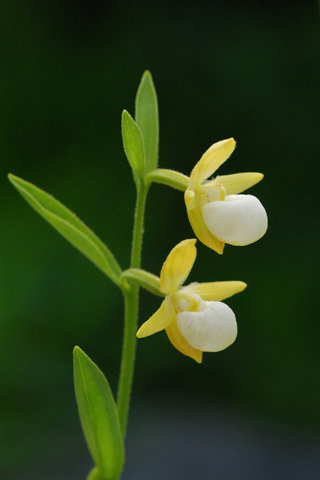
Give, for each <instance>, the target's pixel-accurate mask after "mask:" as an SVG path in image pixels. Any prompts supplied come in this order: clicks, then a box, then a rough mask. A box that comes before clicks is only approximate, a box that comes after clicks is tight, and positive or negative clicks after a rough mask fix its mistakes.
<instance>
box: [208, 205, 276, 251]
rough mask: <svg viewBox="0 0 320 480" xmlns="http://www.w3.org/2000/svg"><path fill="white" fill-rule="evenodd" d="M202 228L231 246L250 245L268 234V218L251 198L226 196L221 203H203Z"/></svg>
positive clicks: (260, 206) (263, 210)
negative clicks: (203, 223) (204, 226)
mask: <svg viewBox="0 0 320 480" xmlns="http://www.w3.org/2000/svg"><path fill="white" fill-rule="evenodd" d="M202 214H203V219H204V222H205V224H206V225H207V227H208V229H209V230H210V232H211V233H212V235H214V236H215V237H216V238H218V239H219V240H221V241H222V242H225V243H229V244H230V245H249V244H250V243H253V242H256V241H257V240H259V239H260V238H261V237H262V236H263V235H264V234H265V233H266V231H267V228H268V217H267V213H266V211H265V209H264V207H263V206H262V204H261V202H260V201H259V200H258V199H257V198H256V197H254V196H253V195H228V196H226V197H225V199H224V200H223V201H217V202H209V203H205V204H204V205H203V207H202Z"/></svg>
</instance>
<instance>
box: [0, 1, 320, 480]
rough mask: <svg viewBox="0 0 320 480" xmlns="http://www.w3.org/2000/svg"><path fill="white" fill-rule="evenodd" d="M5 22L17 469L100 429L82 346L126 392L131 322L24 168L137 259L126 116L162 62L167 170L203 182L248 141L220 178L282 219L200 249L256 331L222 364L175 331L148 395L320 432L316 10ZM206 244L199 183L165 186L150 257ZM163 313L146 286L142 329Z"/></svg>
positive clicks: (116, 7)
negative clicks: (79, 380)
mask: <svg viewBox="0 0 320 480" xmlns="http://www.w3.org/2000/svg"><path fill="white" fill-rule="evenodd" d="M6 3H7V4H6ZM240 4H241V6H240ZM0 29H1V37H2V38H1V42H0V68H1V77H0V104H1V110H0V122H1V124H0V158H1V176H0V197H1V206H0V221H1V235H0V269H1V270H0V352H1V353H0V358H1V368H0V380H1V386H0V398H1V408H0V425H1V430H0V432H1V438H2V442H1V453H0V456H1V467H0V468H1V471H3V472H4V478H14V477H11V476H10V475H14V472H16V471H18V470H19V469H20V470H23V469H25V471H32V469H33V468H34V465H37V464H39V463H42V464H45V462H46V459H51V462H52V457H53V456H55V455H56V453H55V452H58V451H59V449H58V445H61V441H62V440H61V439H63V438H64V439H65V438H69V437H70V438H73V437H72V435H75V437H76V438H79V437H80V435H81V434H80V428H79V422H78V417H77V411H76V405H75V400H74V392H73V384H72V348H73V346H74V345H76V344H77V345H80V346H81V347H82V348H83V349H84V350H85V351H86V352H87V353H88V355H90V356H91V357H92V358H93V359H94V360H95V361H96V362H97V363H98V365H99V366H100V367H101V368H102V370H103V371H104V372H105V373H106V375H107V377H108V379H109V380H110V383H111V386H112V388H113V390H115V389H116V384H117V376H118V369H119V361H120V350H121V342H122V316H123V310H122V298H121V295H120V293H119V292H118V290H117V289H116V287H114V286H113V285H112V284H111V282H110V281H109V280H108V279H107V278H105V277H104V276H103V274H101V273H100V272H99V271H98V270H96V269H95V268H94V267H93V266H92V265H91V264H90V263H89V262H88V261H87V260H86V259H85V258H84V257H81V255H80V254H79V253H78V252H76V251H75V250H74V249H72V248H71V247H70V246H69V245H68V244H67V243H66V242H65V241H64V240H63V239H62V238H61V237H59V236H58V235H57V233H56V232H54V231H53V230H52V229H51V227H49V226H48V225H47V224H45V222H44V221H43V220H42V219H41V218H40V217H38V216H37V215H36V214H35V213H34V212H33V211H32V210H31V209H30V207H29V206H28V205H27V204H26V203H25V202H24V201H23V200H22V199H21V197H20V196H19V195H18V194H17V192H16V191H15V190H14V189H13V188H12V186H11V185H10V184H9V182H8V181H7V178H6V175H7V173H8V172H12V173H14V174H15V175H18V176H21V177H22V178H24V179H26V180H29V181H31V182H32V183H35V184H36V185H38V186H39V187H41V188H43V189H44V190H46V191H48V192H50V193H52V194H53V195H54V196H55V197H56V198H58V199H59V200H60V201H62V202H63V203H64V204H65V205H67V206H68V207H69V208H70V209H71V210H73V211H76V212H77V214H78V215H79V216H80V218H82V219H83V220H84V221H85V222H86V223H87V224H88V225H89V226H90V227H91V228H92V229H93V230H94V231H95V232H96V233H97V234H98V235H99V236H100V237H101V238H102V239H103V240H104V241H105V242H106V243H107V244H108V246H109V247H110V249H111V250H112V251H113V252H114V254H115V255H116V257H117V258H118V260H119V262H120V264H121V266H122V267H123V268H126V267H127V266H128V263H129V251H130V238H131V230H132V217H133V204H134V186H133V182H132V178H131V172H130V169H129V166H128V164H127V161H126V158H125V156H124V153H123V148H122V141H121V134H120V117H121V111H122V109H124V108H126V109H127V110H128V111H129V112H131V114H133V113H134V97H135V92H136V89H137V86H138V84H139V81H140V77H141V75H142V73H143V71H144V70H145V69H149V70H151V72H152V75H153V78H154V82H155V85H156V89H157V93H158V100H159V109H160V166H161V167H166V168H173V169H177V170H180V171H182V172H183V173H186V174H189V173H190V171H191V169H192V168H193V166H194V164H195V163H196V162H197V161H198V159H199V158H200V156H201V155H202V153H203V152H204V151H205V150H206V149H207V148H208V147H209V146H210V145H211V144H212V143H213V142H215V141H218V140H221V139H224V138H228V137H230V136H233V137H234V138H235V139H236V141H237V149H236V151H235V152H234V154H233V155H232V157H231V158H230V159H229V160H228V162H227V163H226V164H225V165H224V166H223V167H221V169H220V171H219V173H220V174H227V173H235V172H241V171H261V172H263V173H264V174H265V179H264V180H263V182H262V183H261V184H258V185H257V186H256V187H254V189H252V191H251V192H250V193H252V194H254V195H256V196H258V197H259V198H260V200H261V201H262V203H263V204H264V205H265V207H266V210H267V211H268V215H269V224H270V226H269V229H268V232H267V234H266V236H265V237H264V238H263V239H262V240H261V241H259V242H258V243H256V244H254V245H252V246H249V247H243V248H236V247H230V246H227V247H226V249H225V254H224V255H223V256H218V255H217V254H215V253H212V252H210V251H209V250H208V249H207V248H206V247H204V246H203V245H201V244H199V243H198V259H197V262H196V264H195V266H194V268H193V270H192V273H191V275H190V277H189V279H190V281H213V280H233V279H239V280H243V281H245V282H247V283H248V288H247V290H246V291H245V292H244V293H243V294H240V295H238V296H236V297H233V298H232V299H230V301H228V303H229V305H230V306H231V307H232V308H233V309H234V311H235V313H236V315H237V319H238V325H239V336H238V339H237V341H236V343H235V344H234V345H233V346H232V347H231V348H229V349H227V350H226V351H224V352H221V353H219V354H206V355H204V362H203V365H202V366H199V365H197V364H195V363H194V362H192V360H190V359H188V358H186V357H184V356H182V355H181V354H179V353H178V352H177V351H175V349H174V348H173V347H172V346H171V345H170V343H169V342H168V340H167V338H166V336H165V335H164V334H158V335H155V336H153V337H150V338H149V339H145V340H141V341H139V343H138V352H137V364H136V375H135V385H134V390H133V401H134V405H139V402H146V403H148V402H150V403H151V405H152V402H153V401H154V399H157V401H160V403H161V402H164V404H168V403H170V400H171V398H174V399H175V401H178V402H183V401H185V400H186V399H187V401H188V403H190V404H193V403H194V405H197V406H198V407H197V408H202V407H201V406H202V405H207V406H208V405H210V406H211V407H212V408H216V407H217V406H219V405H223V406H224V407H227V408H230V409H232V410H235V411H239V412H247V413H249V414H254V415H257V416H258V417H261V418H265V419H267V421H270V422H274V423H275V424H281V425H290V426H291V428H297V429H300V428H304V429H310V430H312V431H314V432H319V424H320V408H319V402H320V385H319V378H320V354H319V351H320V349H319V336H320V327H319V280H318V279H319V263H318V259H319V254H318V249H319V243H318V242H319V204H317V201H318V183H319V182H318V179H319V169H318V164H319V153H320V147H319V123H320V122H319V107H320V100H319V74H320V58H319V15H318V5H317V3H316V1H314V2H312V1H310V2H308V1H306V2H281V5H279V4H278V3H277V2H274V3H273V2H258V3H257V2H252V3H250V2H225V3H224V4H223V3H222V2H212V3H211V5H210V6H205V4H204V3H203V2H197V3H196V2H169V1H167V2H146V1H140V2H125V1H123V2H121V1H119V2H103V1H98V0H96V1H91V2H89V1H88V2H85V1H80V2H76V1H69V2H63V1H62V0H61V1H56V2H49V1H48V0H47V1H43V2H40V1H36V0H33V1H30V2H23V1H22V0H18V1H15V2H12V3H9V2H2V3H1V4H0ZM191 236H193V232H192V230H191V228H190V226H189V224H188V221H187V217H186V213H185V207H184V203H183V196H182V194H181V193H180V192H177V191H173V190H170V189H169V188H167V187H164V186H160V185H154V186H153V187H152V189H151V191H150V195H149V201H148V206H147V213H146V230H145V238H144V256H143V267H144V268H146V269H148V270H150V271H153V272H154V273H157V274H158V273H159V271H160V268H161V265H162V262H163V261H164V259H165V258H166V255H167V254H168V252H169V251H170V249H171V248H172V247H173V246H174V245H175V244H176V243H178V242H179V241H181V240H182V239H184V238H190V237H191ZM158 306H159V299H157V298H155V297H152V296H151V295H150V294H148V293H142V295H141V317H140V318H141V322H143V321H145V320H146V319H147V318H148V316H150V315H151V314H152V313H153V312H154V311H155V309H156V308H158ZM134 414H135V408H133V410H132V416H133V418H134ZM154 415H157V412H156V411H155V412H154ZM72 432H74V433H72ZM64 441H65V442H66V443H68V442H67V441H66V440H64ZM75 444H76V442H70V445H75ZM70 445H69V444H68V448H70V449H71V451H72V446H70ZM75 450H76V447H74V452H73V455H74V456H76V453H75ZM84 451H85V450H84ZM59 454H61V452H60V453H58V454H57V455H59ZM65 455H66V457H67V456H68V452H67V449H66V451H65ZM84 475H85V472H84V473H83V478H84ZM1 478H2V477H1ZM34 478H35V477H34ZM57 478H60V477H57ZM62 478H67V476H62ZM68 478H71V474H70V476H69V477H68ZM238 478H239V477H238Z"/></svg>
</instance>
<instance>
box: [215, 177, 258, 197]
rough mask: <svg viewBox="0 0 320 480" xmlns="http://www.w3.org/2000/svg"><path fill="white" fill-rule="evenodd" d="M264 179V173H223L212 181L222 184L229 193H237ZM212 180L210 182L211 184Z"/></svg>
mask: <svg viewBox="0 0 320 480" xmlns="http://www.w3.org/2000/svg"><path fill="white" fill-rule="evenodd" d="M262 179H263V174H262V173H257V172H247V173H235V174H233V175H221V176H219V175H218V176H217V178H216V179H215V180H214V181H213V182H212V183H213V184H214V185H222V186H223V187H224V188H225V190H226V194H227V195H236V194H237V193H241V192H243V191H244V190H247V189H248V188H250V187H252V186H253V185H255V184H256V183H258V182H260V181H261V180H262ZM210 183H211V182H208V184H210Z"/></svg>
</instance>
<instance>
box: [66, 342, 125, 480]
mask: <svg viewBox="0 0 320 480" xmlns="http://www.w3.org/2000/svg"><path fill="white" fill-rule="evenodd" d="M73 358H74V383H75V391H76V398H77V403H78V408H79V414H80V420H81V425H82V429H83V432H84V435H85V438H86V441H87V444H88V447H89V450H90V453H91V455H92V458H93V460H94V462H95V465H96V466H97V468H98V471H95V470H93V472H91V475H92V477H90V475H89V479H92V480H99V479H100V476H101V477H103V478H105V479H106V480H116V479H117V478H118V476H119V475H120V473H121V470H122V466H123V462H124V447H123V440H122V435H121V431H120V424H119V420H118V414H117V409H116V405H115V402H114V399H113V395H112V392H111V389H110V387H109V383H108V381H107V379H106V378H105V376H104V375H103V373H102V372H101V370H100V369H99V368H98V367H97V365H96V364H95V363H93V362H92V360H90V358H89V357H88V356H87V355H86V354H85V353H84V352H83V351H82V350H81V349H80V348H79V347H75V348H74V351H73Z"/></svg>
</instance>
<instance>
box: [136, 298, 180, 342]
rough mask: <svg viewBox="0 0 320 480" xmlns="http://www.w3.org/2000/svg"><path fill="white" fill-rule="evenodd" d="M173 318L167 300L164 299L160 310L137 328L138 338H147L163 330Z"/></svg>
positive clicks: (170, 304) (172, 310) (170, 303)
mask: <svg viewBox="0 0 320 480" xmlns="http://www.w3.org/2000/svg"><path fill="white" fill-rule="evenodd" d="M174 318H175V311H174V307H173V305H172V302H171V300H170V299H169V298H165V299H164V301H163V302H162V303H161V306H160V308H159V309H158V310H157V311H156V313H154V314H153V315H152V317H150V318H149V320H147V321H146V322H144V324H143V325H141V327H140V328H139V330H138V332H137V337H138V338H143V337H148V336H149V335H153V334H154V333H157V332H160V331H161V330H164V329H165V328H166V327H167V326H168V325H169V324H170V323H171V322H172V321H173V320H174Z"/></svg>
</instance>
